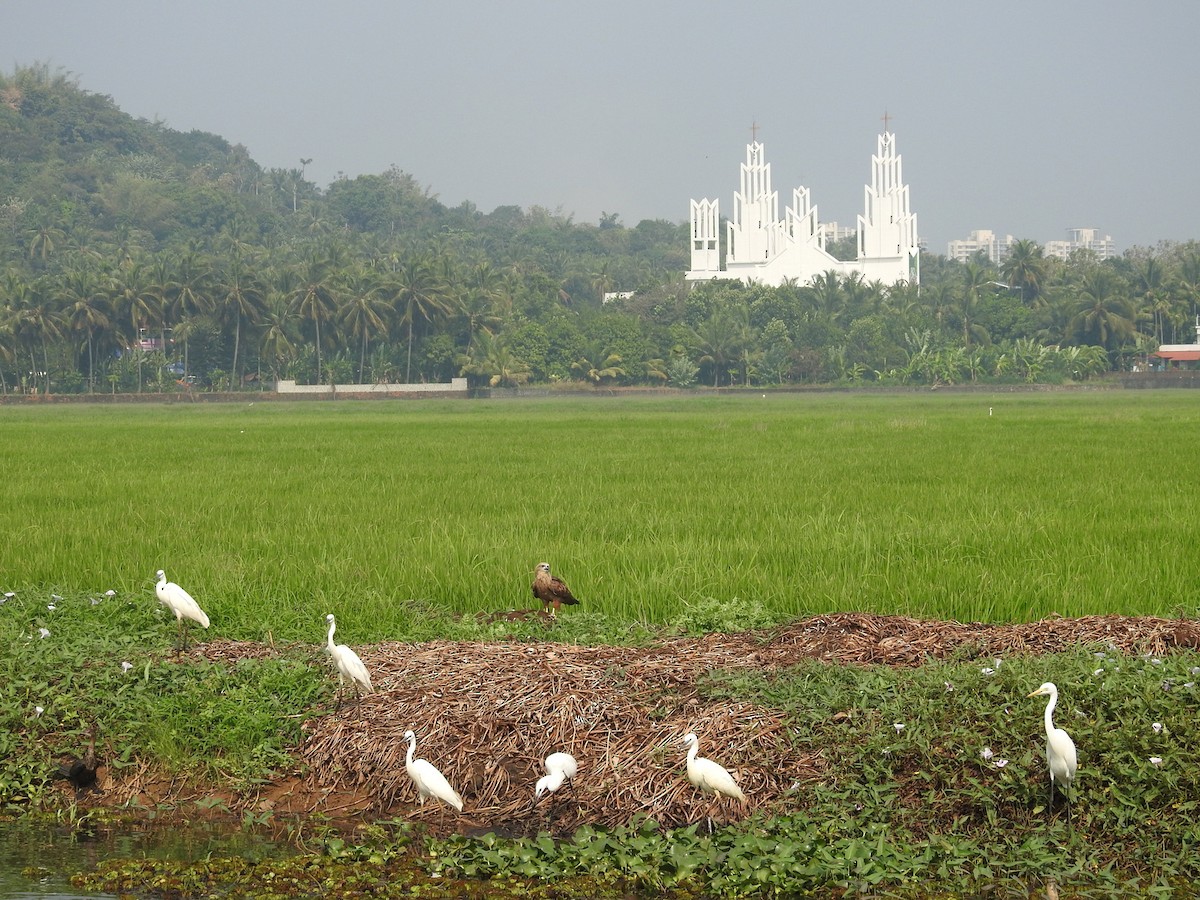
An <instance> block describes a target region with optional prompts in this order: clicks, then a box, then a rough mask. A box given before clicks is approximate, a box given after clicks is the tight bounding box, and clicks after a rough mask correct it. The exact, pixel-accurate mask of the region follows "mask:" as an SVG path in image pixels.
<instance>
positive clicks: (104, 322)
mask: <svg viewBox="0 0 1200 900" xmlns="http://www.w3.org/2000/svg"><path fill="white" fill-rule="evenodd" d="M61 297H62V299H63V302H64V303H65V304H66V314H67V324H68V325H69V327H70V328H71V330H72V331H74V332H75V333H77V334H80V333H82V334H85V335H86V336H87V349H88V393H89V394H92V393H95V390H96V385H95V376H96V355H95V342H96V333H97V332H98V331H101V330H103V329H106V328H109V327H111V325H112V321H111V319H110V318H109V304H108V294H107V292H106V291H105V290H104V286H103V285H102V284H101V282H100V279H99V276H98V274H97V273H96V272H95V271H94V270H91V269H87V268H76V269H72V270H70V271H69V272H67V273H66V275H65V276H63V285H62V292H61Z"/></svg>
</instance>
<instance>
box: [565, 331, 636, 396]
mask: <svg viewBox="0 0 1200 900" xmlns="http://www.w3.org/2000/svg"><path fill="white" fill-rule="evenodd" d="M622 362H623V360H622V359H621V357H620V355H619V354H617V353H613V352H611V351H610V350H608V349H607V348H605V347H603V346H602V345H601V344H598V343H595V342H592V343H590V344H588V346H587V348H586V349H585V350H584V352H583V355H582V356H581V357H580V358H579V359H578V360H576V361H575V362H574V363H572V364H571V370H572V371H573V372H578V373H579V374H580V375H582V376H583V378H584V379H585V380H587V381H590V382H591V383H592V384H593V385H594V386H597V387H598V386H599V385H600V384H601V383H602V382H604V381H615V380H616V379H618V378H621V377H623V376H624V375H625V369H624V368H622V365H621V363H622Z"/></svg>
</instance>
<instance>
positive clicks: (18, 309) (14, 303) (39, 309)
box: [8, 278, 62, 394]
mask: <svg viewBox="0 0 1200 900" xmlns="http://www.w3.org/2000/svg"><path fill="white" fill-rule="evenodd" d="M9 302H10V306H9V310H8V316H9V320H8V325H9V327H10V328H11V329H12V333H13V337H14V338H15V339H16V341H17V343H18V344H23V345H24V346H25V347H26V348H27V349H28V350H29V366H30V377H31V378H32V383H33V385H34V386H36V385H37V377H38V374H39V372H38V368H39V367H38V364H37V357H36V356H35V354H34V350H35V348H37V347H39V346H40V347H41V350H42V365H41V373H40V374H42V375H43V376H44V377H45V391H46V393H47V394H49V393H50V353H49V349H48V348H49V344H50V342H51V341H53V340H58V339H59V338H60V337H62V316H61V315H60V314H59V311H58V310H57V309H56V308H55V302H54V300H53V298H52V297H51V294H50V290H49V285H48V282H46V280H45V279H44V278H40V279H38V280H36V281H34V282H32V283H30V282H25V283H22V285H21V286H20V288H19V289H17V290H15V291H13V292H11V293H10V296H9Z"/></svg>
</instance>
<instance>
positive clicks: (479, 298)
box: [461, 262, 511, 356]
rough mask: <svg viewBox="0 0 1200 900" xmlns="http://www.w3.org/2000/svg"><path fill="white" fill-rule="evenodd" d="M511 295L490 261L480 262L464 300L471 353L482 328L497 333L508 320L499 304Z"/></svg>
mask: <svg viewBox="0 0 1200 900" xmlns="http://www.w3.org/2000/svg"><path fill="white" fill-rule="evenodd" d="M505 300H508V301H509V306H511V298H510V297H509V294H508V292H507V290H506V288H505V280H504V276H503V275H502V274H501V273H500V272H498V271H496V270H495V269H493V268H492V266H491V264H490V263H487V262H481V263H476V264H475V266H474V267H472V269H471V273H470V275H469V276H468V279H467V285H466V293H465V294H464V295H463V299H462V303H461V315H462V318H463V320H464V321H465V322H466V326H467V355H468V356H470V355H471V350H472V349H473V345H474V343H475V336H476V335H477V334H479V333H480V332H481V331H484V332H487V333H488V334H494V333H495V329H496V328H497V327H499V325H500V324H501V322H503V321H504V318H503V315H502V313H501V312H499V311H498V309H497V307H498V306H499V305H500V304H502V303H504V302H505Z"/></svg>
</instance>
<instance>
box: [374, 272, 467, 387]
mask: <svg viewBox="0 0 1200 900" xmlns="http://www.w3.org/2000/svg"><path fill="white" fill-rule="evenodd" d="M389 290H390V291H391V292H392V296H393V297H395V301H394V302H395V307H396V312H397V314H398V315H399V317H400V327H402V328H403V329H404V330H405V332H406V334H407V336H408V338H407V344H408V349H407V351H406V360H405V365H404V380H405V381H406V382H411V381H412V351H413V335H414V334H415V333H416V330H417V327H418V325H431V324H433V323H434V322H437V321H438V320H440V319H444V318H446V317H448V316H449V315H450V314H451V312H452V310H453V305H452V302H451V301H450V299H449V297H448V295H447V292H446V286H445V285H444V284H443V283H442V282H441V281H440V279H438V278H437V276H436V274H435V271H434V267H433V265H432V264H431V263H430V261H429V260H428V259H425V258H422V257H410V258H409V259H408V260H406V261H405V262H404V263H403V264H402V265H401V266H400V268H399V269H398V270H397V271H396V274H395V275H394V276H393V278H392V280H391V283H390V285H389Z"/></svg>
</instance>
